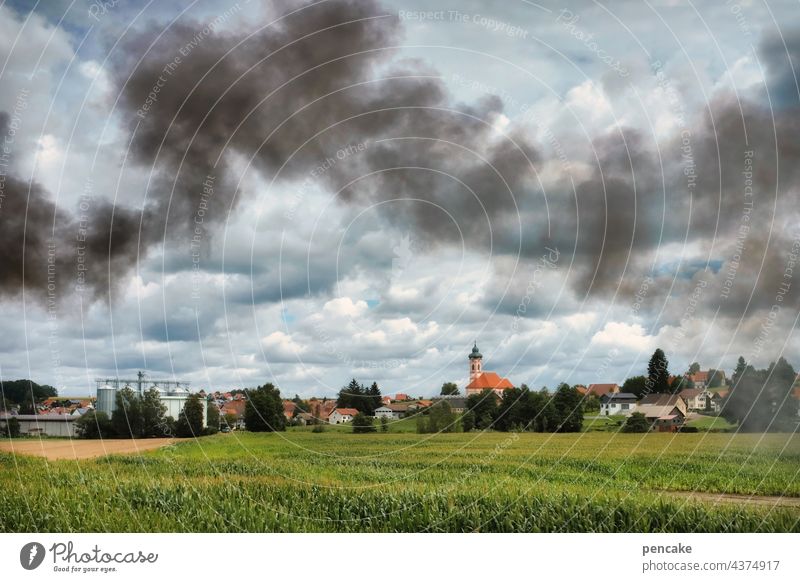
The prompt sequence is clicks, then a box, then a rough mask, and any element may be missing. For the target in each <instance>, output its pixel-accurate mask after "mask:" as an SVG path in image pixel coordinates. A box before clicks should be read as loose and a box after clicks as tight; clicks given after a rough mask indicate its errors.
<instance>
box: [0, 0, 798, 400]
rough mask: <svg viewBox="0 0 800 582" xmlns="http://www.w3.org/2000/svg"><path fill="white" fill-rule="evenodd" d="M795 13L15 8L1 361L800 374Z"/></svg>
mask: <svg viewBox="0 0 800 582" xmlns="http://www.w3.org/2000/svg"><path fill="white" fill-rule="evenodd" d="M796 12H797V4H796V3H795V2H790V1H769V2H758V1H755V0H754V1H745V0H740V1H739V2H733V1H731V2H717V3H691V2H680V1H677V0H676V1H661V2H653V1H650V2H647V1H645V2H639V1H637V2H613V3H599V2H588V1H586V2H583V1H580V2H579V1H575V2H565V3H564V2H559V3H553V2H542V3H535V2H529V1H524V0H521V1H513V0H512V1H509V2H502V3H501V2H494V3H489V2H476V1H471V0H466V1H465V0H459V1H456V0H446V1H437V2H434V3H431V2H421V1H408V0H399V1H394V2H388V1H385V2H377V1H373V0H362V1H359V2H348V1H340V0H322V1H318V2H295V1H289V0H286V1H284V0H281V1H275V2H260V1H256V0H250V1H247V0H239V1H238V2H230V1H227V0H221V1H214V2H212V1H200V0H198V1H196V2H170V1H161V2H144V1H142V2H131V1H124V0H117V1H114V0H109V1H105V2H99V1H93V2H90V1H88V0H75V1H66V0H59V1H52V2H41V3H39V2H34V1H24V2H23V1H12V2H4V3H2V4H0V139H2V140H3V141H2V143H0V221H2V222H0V224H2V229H0V256H2V263H0V305H2V313H3V331H4V333H3V334H2V335H0V379H2V380H12V379H17V378H31V379H33V380H35V381H36V382H39V383H47V384H51V385H54V386H56V387H57V388H58V389H59V390H60V392H61V393H64V394H66V393H69V394H86V393H91V392H92V391H93V389H94V382H93V380H94V378H96V377H108V376H116V375H119V376H123V377H131V376H133V375H134V374H135V373H136V371H138V370H143V371H145V372H146V373H147V374H148V375H149V376H150V377H151V378H164V379H179V380H186V381H190V382H191V383H192V386H193V387H194V388H195V389H199V388H205V389H212V390H213V389H230V388H237V387H239V388H241V387H251V386H257V385H261V384H264V383H266V382H272V383H274V384H275V385H276V386H278V387H279V388H280V390H281V393H282V394H285V395H287V396H290V397H291V396H293V395H294V394H298V395H300V396H301V397H310V396H314V395H316V396H331V395H333V394H335V393H336V392H337V391H338V390H339V388H340V387H342V386H343V385H345V384H346V383H347V382H348V381H349V380H350V379H351V378H354V377H355V378H356V379H358V380H359V381H361V382H362V383H366V384H369V383H372V382H373V381H375V382H377V383H378V384H379V386H380V387H381V389H382V391H383V392H384V393H385V394H394V393H396V392H403V393H408V394H412V395H425V396H429V395H433V394H436V393H438V391H439V387H440V386H441V384H442V383H444V382H451V381H452V382H456V383H457V384H458V385H459V386H460V387H461V388H463V387H464V386H465V384H466V382H467V380H468V360H467V355H468V354H469V351H470V349H471V347H472V345H473V342H475V341H477V343H478V346H479V348H480V349H481V352H482V353H483V355H484V369H486V370H491V371H495V372H498V373H499V374H501V375H502V376H506V377H508V378H509V379H510V380H511V381H512V382H513V383H514V384H515V385H520V384H523V383H525V384H527V385H529V386H531V387H534V388H540V387H542V386H549V387H554V386H556V385H557V384H558V383H560V382H567V383H569V384H589V383H599V382H618V383H621V382H622V381H624V379H625V378H627V377H630V376H633V375H637V374H642V373H644V372H645V370H646V365H647V361H648V359H649V357H650V355H651V354H652V352H653V351H654V350H655V349H656V348H657V347H660V348H662V349H663V350H664V351H665V352H666V354H667V357H668V359H669V362H670V371H671V372H673V373H682V372H684V371H685V370H686V369H687V368H688V366H689V364H690V363H691V362H694V361H698V362H700V363H701V365H702V367H703V369H707V368H715V369H725V370H727V371H729V372H730V371H731V370H732V368H733V367H734V365H735V362H736V359H737V358H738V357H739V356H740V355H741V356H744V357H745V358H746V359H747V360H748V361H749V362H751V363H753V364H754V365H756V366H760V367H765V366H767V365H768V364H769V362H771V361H774V360H776V359H777V358H778V357H780V356H784V357H786V358H787V359H788V360H789V361H790V362H793V363H794V364H795V365H800V358H798V357H797V353H798V347H800V339H799V338H798V333H797V331H796V330H797V324H798V315H799V314H800V311H799V310H798V307H799V306H800V283H799V282H797V281H794V280H793V278H794V276H795V273H796V272H800V271H798V268H800V267H798V265H797V260H798V256H800V205H798V199H799V197H798V191H799V186H800V165H799V164H798V161H800V160H799V159H798V158H800V115H798V114H799V113H800V84H799V83H798V77H797V73H798V72H799V71H800V22H798V21H797V18H796Z"/></svg>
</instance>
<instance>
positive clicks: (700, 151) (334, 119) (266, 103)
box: [3, 0, 800, 314]
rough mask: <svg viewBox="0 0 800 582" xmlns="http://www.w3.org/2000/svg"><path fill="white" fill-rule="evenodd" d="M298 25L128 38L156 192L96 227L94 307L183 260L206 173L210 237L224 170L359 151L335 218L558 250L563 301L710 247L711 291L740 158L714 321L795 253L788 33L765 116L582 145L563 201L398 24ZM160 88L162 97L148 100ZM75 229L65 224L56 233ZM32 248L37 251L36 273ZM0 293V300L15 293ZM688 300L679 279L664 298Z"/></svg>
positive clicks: (104, 213) (302, 168)
mask: <svg viewBox="0 0 800 582" xmlns="http://www.w3.org/2000/svg"><path fill="white" fill-rule="evenodd" d="M297 8H298V5H296V4H292V5H286V6H285V7H284V13H286V14H288V16H286V17H285V18H283V19H281V20H280V22H278V23H277V24H274V25H272V26H270V27H267V28H263V29H254V30H251V31H247V32H238V31H237V32H235V33H233V32H225V31H222V30H211V29H209V28H208V27H207V25H206V24H204V23H198V22H192V23H190V22H182V23H178V24H175V25H173V26H171V27H170V28H169V29H167V30H163V31H162V30H159V29H158V28H157V27H155V26H153V27H150V28H149V29H147V30H140V31H138V32H133V33H129V34H128V35H126V36H125V37H124V38H123V39H122V42H121V50H119V51H118V52H115V53H114V54H115V55H116V56H115V57H114V58H115V61H114V63H113V64H114V66H113V67H112V70H113V71H114V73H115V75H116V78H115V84H116V87H117V90H118V91H119V93H120V97H121V99H120V102H121V106H122V111H121V114H122V115H123V116H124V118H125V119H126V120H127V121H128V123H129V127H130V130H131V132H132V140H131V153H132V158H133V160H134V162H135V163H136V164H138V165H139V166H140V168H142V169H143V170H145V171H148V172H150V171H152V172H153V173H154V175H155V180H154V181H153V185H152V186H151V189H150V191H149V192H148V193H147V198H146V202H145V205H144V208H143V209H132V208H128V207H126V206H124V205H123V206H116V207H115V208H111V207H108V206H103V207H97V208H96V209H95V210H94V211H93V218H92V220H91V221H90V222H91V224H92V225H93V229H94V230H93V232H92V236H91V238H90V240H91V242H92V246H91V250H90V252H91V253H92V255H93V256H94V257H95V259H94V262H93V265H96V266H99V267H105V268H104V269H103V268H97V267H95V271H94V272H93V273H92V274H91V275H92V278H91V284H92V285H93V288H94V289H95V292H96V293H97V294H98V295H102V294H104V293H106V292H107V291H108V290H109V289H113V288H114V286H115V284H116V282H118V281H119V280H120V279H123V278H124V276H125V275H126V274H128V273H129V272H130V270H131V269H132V268H133V267H134V265H135V262H136V260H137V257H141V256H143V255H145V254H146V253H147V251H148V250H149V249H150V248H152V247H153V246H155V245H157V244H160V243H167V242H171V243H174V244H182V245H184V246H185V243H186V242H187V241H188V239H189V238H190V237H191V236H192V233H193V232H194V230H195V222H194V219H195V217H196V216H197V212H198V208H199V207H200V203H201V198H202V194H203V193H204V182H206V180H207V177H208V176H209V175H210V176H213V177H214V184H215V187H214V194H213V196H212V197H211V198H210V199H208V200H207V201H205V202H204V204H207V205H208V208H207V209H206V208H204V210H205V212H204V225H205V226H206V227H209V226H210V227H211V228H212V229H215V228H219V227H220V226H221V225H222V224H224V222H225V221H226V220H227V218H228V216H229V214H230V212H231V211H232V210H234V209H235V208H236V207H237V205H238V204H239V203H240V201H241V200H242V198H243V197H244V196H247V195H248V194H247V193H242V192H239V191H237V190H236V188H235V186H234V185H235V184H236V182H237V180H238V178H239V176H237V175H234V171H233V167H234V164H233V160H236V159H237V158H240V159H244V160H248V161H249V160H251V159H252V168H253V169H255V170H256V171H258V172H260V173H261V174H262V175H263V178H264V179H265V180H267V181H271V180H277V181H279V182H287V183H292V181H295V180H299V179H301V178H302V177H304V176H307V175H308V173H309V171H310V170H311V169H312V168H314V167H316V166H318V165H319V164H321V163H323V161H324V160H326V159H327V158H330V157H331V156H333V155H335V152H336V151H338V150H340V149H342V148H346V147H347V146H350V145H353V144H359V143H362V144H368V147H367V148H366V149H365V150H364V152H363V153H361V154H357V155H354V156H352V159H348V163H346V164H336V165H334V166H333V167H332V168H331V169H330V170H329V171H327V172H326V173H325V174H324V176H323V177H322V178H321V179H322V180H324V182H325V185H326V186H327V187H328V188H329V189H331V190H332V191H336V192H339V197H340V200H341V202H342V203H344V204H371V203H375V202H382V201H392V203H391V204H384V205H380V206H379V208H381V209H382V210H381V211H382V212H384V215H385V216H384V217H385V219H386V220H387V221H388V222H391V223H394V224H395V225H398V226H401V227H404V228H411V229H413V230H414V231H415V234H416V235H417V236H418V237H419V238H420V239H424V240H425V242H427V243H433V244H461V243H462V242H464V243H465V244H467V245H470V246H475V247H479V248H484V249H485V248H491V249H492V250H493V252H500V253H503V254H508V255H517V254H520V255H522V257H523V260H527V259H531V260H533V261H535V260H536V259H538V258H539V257H540V256H541V254H542V253H543V252H544V247H545V246H550V247H557V248H558V249H559V252H560V253H561V256H562V260H563V264H565V265H566V264H567V263H572V266H573V271H571V272H570V284H571V286H572V288H573V289H574V290H575V291H576V292H577V293H578V294H579V295H593V296H601V297H602V296H609V295H611V294H613V293H617V292H620V291H621V292H622V293H623V294H626V293H632V292H634V291H635V290H636V289H637V288H638V285H639V282H640V281H641V277H642V276H643V275H646V274H652V275H653V276H655V277H661V278H663V279H664V280H665V282H666V283H669V280H670V278H672V279H673V282H674V275H670V274H667V275H664V274H663V273H659V272H653V270H652V269H653V268H654V267H655V266H656V264H657V261H656V260H655V259H656V258H659V257H656V256H655V253H657V252H658V251H659V249H660V248H661V247H662V246H663V245H665V244H666V243H670V242H673V243H674V242H683V241H686V242H689V243H696V242H700V243H702V244H705V245H707V246H708V247H709V249H710V252H709V259H710V260H712V259H713V260H719V259H720V258H721V260H722V261H723V267H722V269H721V270H720V271H719V273H711V275H709V277H711V276H712V275H713V277H712V278H720V281H718V282H719V283H720V284H721V281H722V279H721V278H722V277H723V274H724V273H725V272H727V270H728V267H729V266H730V264H731V262H732V258H733V257H734V255H736V253H737V249H736V234H737V232H738V231H739V228H740V226H741V222H742V216H743V198H742V192H743V188H744V184H743V177H742V169H743V164H744V155H745V154H744V152H745V151H753V152H754V156H753V158H754V159H753V166H754V184H755V190H756V191H757V196H758V198H757V200H756V203H755V208H754V210H753V216H752V217H751V223H750V228H751V230H750V233H751V234H750V235H749V236H748V237H747V241H746V243H745V249H744V253H743V255H742V257H741V260H740V261H739V262H738V263H739V264H738V266H737V269H736V273H735V281H734V284H735V292H732V293H731V298H732V299H731V300H726V301H725V302H724V303H725V304H724V307H725V309H726V310H729V311H730V313H732V314H733V313H735V312H737V311H738V312H739V313H742V312H743V310H744V309H745V305H747V298H748V297H749V296H750V291H752V290H753V289H755V290H756V293H755V297H754V299H755V302H752V301H751V302H750V305H749V307H748V308H749V309H757V308H761V307H764V306H765V305H766V304H767V303H768V302H769V301H770V299H768V298H769V297H771V296H772V295H774V291H773V289H774V287H775V286H776V285H777V284H779V282H780V279H781V277H782V276H783V272H784V265H785V256H786V254H787V253H788V251H789V250H790V249H791V243H792V241H791V237H790V236H789V235H788V234H787V233H786V232H782V229H781V226H782V225H776V224H775V223H774V222H772V216H773V215H775V216H778V217H783V218H786V217H791V216H792V212H796V211H795V210H794V209H793V207H792V205H791V201H792V200H793V199H796V192H797V181H798V171H800V170H798V168H800V165H799V164H798V163H797V161H798V154H799V153H800V144H798V136H799V135H800V133H799V132H798V129H799V128H798V127H797V125H798V119H800V117H798V115H797V113H798V111H797V107H796V104H795V105H793V104H792V103H793V102H792V99H791V97H792V96H793V95H795V93H796V86H795V84H794V83H795V82H794V76H793V72H794V71H793V69H792V64H793V62H796V53H797V50H796V49H797V46H798V41H797V35H794V36H792V37H790V38H789V39H788V40H787V43H788V45H787V46H789V47H790V51H789V53H788V54H787V51H786V50H785V49H783V41H782V40H781V41H780V42H778V41H776V40H775V39H774V38H772V37H768V38H766V39H765V40H764V41H763V42H762V44H761V48H760V57H761V59H762V61H763V63H764V66H765V69H766V71H767V88H768V90H769V94H770V95H771V96H772V95H774V96H775V101H776V103H777V102H778V101H780V104H781V108H780V109H779V110H776V109H773V110H771V109H770V108H769V106H768V105H767V104H766V100H765V99H759V98H756V97H754V96H750V97H747V96H745V97H744V98H741V99H734V98H733V97H732V96H730V95H725V94H720V95H717V96H715V98H714V99H713V101H712V102H711V103H710V104H709V105H708V106H707V108H706V109H705V110H704V111H698V112H694V113H693V114H692V113H691V112H689V118H690V126H689V128H688V129H689V130H690V131H689V134H688V138H687V136H681V135H675V136H674V137H673V138H672V139H671V140H667V141H666V142H664V143H656V142H655V141H654V140H653V138H652V136H648V135H646V134H644V133H642V132H640V131H637V130H634V129H629V128H622V129H619V130H614V131H610V132H609V133H608V134H606V135H601V136H597V137H596V138H595V139H594V142H593V147H594V151H595V157H594V159H591V160H586V162H588V164H589V166H590V167H591V168H592V171H591V172H590V175H589V177H588V178H587V179H584V180H579V181H577V182H576V183H575V185H574V189H573V188H572V183H571V182H570V181H569V180H568V179H567V176H566V172H565V176H564V179H563V181H562V185H561V186H559V187H558V188H555V189H551V190H550V191H545V190H544V188H543V187H542V186H541V185H540V184H539V181H538V175H537V170H538V168H539V167H540V166H541V165H542V164H544V163H547V162H552V161H553V160H547V159H545V158H544V157H543V156H542V154H541V152H540V150H539V149H538V148H537V146H536V144H534V143H533V142H532V140H531V139H530V137H529V134H528V133H527V132H526V130H525V129H524V128H523V127H520V126H514V125H511V126H509V127H508V129H507V130H506V132H505V135H503V134H501V133H500V132H498V131H497V130H496V129H495V127H494V123H495V122H496V121H497V120H499V119H500V116H501V115H502V113H503V103H502V101H501V100H500V99H499V98H498V97H494V96H487V97H486V98H484V99H482V100H479V101H478V102H477V103H474V104H464V103H458V102H457V101H456V100H455V99H454V98H453V96H452V95H451V94H450V93H449V92H448V89H447V87H446V85H445V83H444V82H443V81H442V80H441V78H439V77H438V74H437V72H436V71H434V70H431V69H430V68H429V67H427V66H426V65H424V64H422V63H420V62H416V61H398V60H397V59H396V55H395V53H394V51H393V50H392V49H390V48H388V47H391V46H394V45H397V44H399V42H398V41H399V39H400V38H401V36H402V27H401V24H400V22H399V21H398V19H397V17H396V16H395V15H392V14H389V13H388V12H387V11H386V10H385V9H383V8H382V7H381V6H380V5H378V4H377V3H376V2H367V1H359V2H355V1H346V0H338V1H332V2H325V3H322V4H318V5H313V6H312V5H308V6H305V7H304V8H303V9H301V10H299V11H295V12H294V13H292V14H289V13H290V12H291V11H292V10H296V9H297ZM176 59H177V60H176ZM170 63H172V65H173V66H170ZM155 87H158V94H157V96H156V97H157V98H156V99H154V100H153V99H149V97H150V96H151V93H152V92H153V91H154V88H155ZM793 91H794V92H795V93H793ZM795 96H796V95H795ZM778 97H780V99H778ZM687 148H688V151H687ZM691 173H694V174H695V175H694V177H690V175H689V174H691ZM32 193H33V194H35V195H36V196H37V197H38V199H39V200H40V202H41V204H40V203H39V202H36V206H37V211H36V217H34V218H37V219H38V217H39V215H41V217H42V218H41V222H48V221H47V220H45V219H48V218H49V222H51V223H52V216H53V215H54V214H57V212H56V210H55V209H54V208H52V205H49V206H48V202H47V200H46V196H45V195H44V193H43V192H41V190H40V189H38V188H36V189H33V190H32ZM269 195H274V194H272V193H269ZM792 196H795V198H792ZM411 199H413V200H411ZM20 200H22V199H21V198H20ZM311 210H313V209H311ZM112 216H113V220H112ZM74 220H75V219H74V218H71V219H65V221H64V222H65V223H66V224H67V230H74ZM57 222H59V221H57ZM283 226H284V225H274V229H275V231H276V232H278V231H279V230H280V229H281V228H283ZM42 232H47V230H46V229H45V230H43V231H42ZM208 234H209V235H213V231H210V232H209V233H208ZM203 240H204V241H205V242H207V241H208V237H207V236H206V237H204V239H203ZM42 244H44V243H43V242H42V241H38V242H37V244H35V245H33V246H34V249H32V250H31V252H33V253H34V254H35V253H37V252H38V253H39V255H37V256H40V255H41V252H40V250H41V245H42ZM711 251H713V252H711ZM14 252H15V253H16V255H15V256H19V257H21V256H22V255H21V252H16V251H14ZM26 252H28V251H27V250H26ZM670 258H672V257H670ZM660 261H661V262H663V261H664V257H663V256H662V257H660ZM762 263H763V265H764V268H762V267H761V265H762ZM109 274H110V278H109ZM27 277H28V272H27V271H26V279H27ZM5 281H6V279H5V278H4V283H3V285H4V287H3V288H4V289H5V288H14V286H15V285H18V284H19V282H20V281H19V278H17V279H13V278H9V279H8V281H9V282H8V283H7V284H6V283H5ZM42 283H43V281H42V280H41V279H34V280H32V284H34V285H37V286H41V285H42ZM691 283H692V281H677V283H676V284H677V287H676V290H677V291H681V285H691ZM499 286H500V287H504V286H505V283H504V282H502V281H501V282H499ZM663 288H664V289H668V288H669V285H664V286H663ZM733 298H735V300H734V299H733ZM743 298H744V299H743ZM796 298H797V296H796V294H795V295H794V298H793V299H792V301H796Z"/></svg>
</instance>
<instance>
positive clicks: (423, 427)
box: [416, 413, 428, 434]
mask: <svg viewBox="0 0 800 582" xmlns="http://www.w3.org/2000/svg"><path fill="white" fill-rule="evenodd" d="M416 423H417V434H425V433H426V432H428V419H426V418H425V417H424V416H423V415H422V413H419V414H417V420H416Z"/></svg>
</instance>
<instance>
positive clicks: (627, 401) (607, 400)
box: [600, 392, 636, 416]
mask: <svg viewBox="0 0 800 582" xmlns="http://www.w3.org/2000/svg"><path fill="white" fill-rule="evenodd" d="M635 410H636V394H631V393H629V392H616V393H613V392H609V393H607V394H603V396H601V397H600V414H601V415H602V416H611V415H614V414H624V415H625V416H630V415H631V414H633V412H634V411H635Z"/></svg>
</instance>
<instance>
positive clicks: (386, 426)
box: [381, 416, 389, 432]
mask: <svg viewBox="0 0 800 582" xmlns="http://www.w3.org/2000/svg"><path fill="white" fill-rule="evenodd" d="M381 432H389V419H388V418H386V417H385V416H381Z"/></svg>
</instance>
